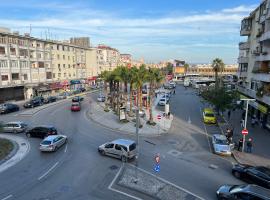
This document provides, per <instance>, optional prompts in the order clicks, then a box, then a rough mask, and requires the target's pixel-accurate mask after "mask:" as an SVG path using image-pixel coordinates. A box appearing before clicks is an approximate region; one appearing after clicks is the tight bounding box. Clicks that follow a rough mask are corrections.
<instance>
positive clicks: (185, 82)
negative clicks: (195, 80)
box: [184, 78, 190, 87]
mask: <svg viewBox="0 0 270 200" xmlns="http://www.w3.org/2000/svg"><path fill="white" fill-rule="evenodd" d="M189 85H190V80H189V79H188V78H185V80H184V86H185V87H188V86H189Z"/></svg>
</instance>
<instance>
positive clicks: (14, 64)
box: [10, 60, 18, 68]
mask: <svg viewBox="0 0 270 200" xmlns="http://www.w3.org/2000/svg"><path fill="white" fill-rule="evenodd" d="M10 64H11V67H12V68H17V67H18V62H17V61H15V60H12V61H10Z"/></svg>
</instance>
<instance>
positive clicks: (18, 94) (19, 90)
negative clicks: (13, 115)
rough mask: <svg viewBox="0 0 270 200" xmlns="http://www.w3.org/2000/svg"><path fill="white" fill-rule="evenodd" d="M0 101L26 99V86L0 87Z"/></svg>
mask: <svg viewBox="0 0 270 200" xmlns="http://www.w3.org/2000/svg"><path fill="white" fill-rule="evenodd" d="M0 94H1V95H0V103H3V102H5V101H9V100H16V101H19V100H24V86H17V87H7V88H0Z"/></svg>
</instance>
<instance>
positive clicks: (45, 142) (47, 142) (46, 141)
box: [41, 140, 51, 145]
mask: <svg viewBox="0 0 270 200" xmlns="http://www.w3.org/2000/svg"><path fill="white" fill-rule="evenodd" d="M41 144H43V145H49V144H51V141H48V140H44V141H42V142H41Z"/></svg>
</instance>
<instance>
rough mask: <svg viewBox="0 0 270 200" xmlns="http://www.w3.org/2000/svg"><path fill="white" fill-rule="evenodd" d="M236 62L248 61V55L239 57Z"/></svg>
mask: <svg viewBox="0 0 270 200" xmlns="http://www.w3.org/2000/svg"><path fill="white" fill-rule="evenodd" d="M238 63H248V57H239V58H238Z"/></svg>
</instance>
